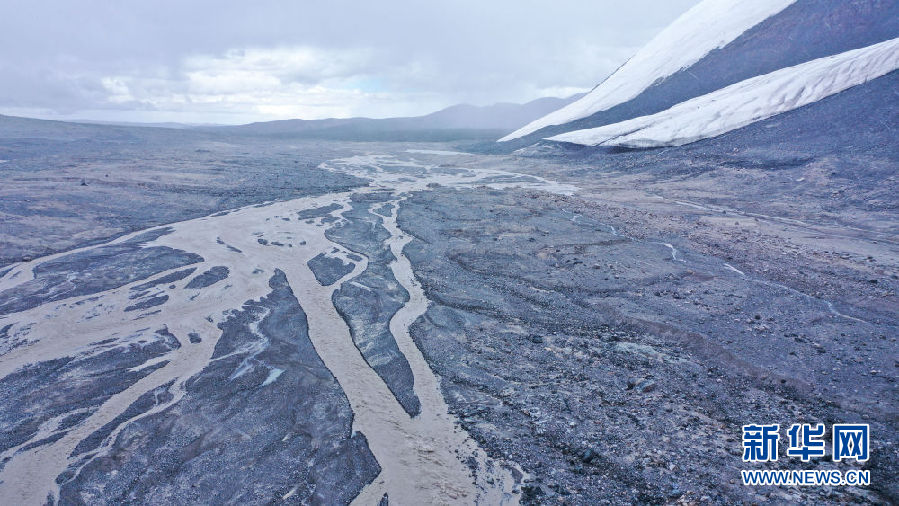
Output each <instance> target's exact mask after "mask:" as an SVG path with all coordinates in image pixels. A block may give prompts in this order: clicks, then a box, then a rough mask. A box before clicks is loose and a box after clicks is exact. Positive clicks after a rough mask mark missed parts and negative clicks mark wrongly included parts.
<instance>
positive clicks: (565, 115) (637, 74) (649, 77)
mask: <svg viewBox="0 0 899 506" xmlns="http://www.w3.org/2000/svg"><path fill="white" fill-rule="evenodd" d="M795 1H796V0H752V1H749V2H747V1H744V0H704V1H703V2H700V3H699V4H697V5H696V6H694V7H693V8H692V9H690V10H688V11H687V12H685V13H684V14H682V15H681V16H680V17H679V18H677V19H676V20H675V21H674V22H673V23H671V24H670V25H668V27H667V28H665V29H664V30H662V31H661V32H660V33H659V34H658V35H656V37H655V38H654V39H652V40H651V41H649V43H648V44H646V45H645V46H643V48H641V49H640V50H639V51H637V53H636V54H635V55H634V56H633V57H631V59H630V60H628V61H627V62H625V64H624V65H622V66H621V67H619V68H618V70H616V71H615V72H614V73H613V74H612V75H611V76H609V77H608V78H606V80H605V81H603V82H602V83H600V84H599V85H598V86H596V87H595V88H593V90H592V91H591V92H590V93H587V95H585V96H584V97H583V98H581V99H580V100H578V101H576V102H572V103H571V104H568V105H567V106H565V107H563V108H561V109H559V110H557V111H554V112H551V113H549V114H547V115H546V116H544V117H542V118H539V119H536V120H534V121H532V122H530V123H528V124H527V125H525V126H524V127H522V128H520V129H518V130H516V131H514V132H512V133H511V134H509V135H507V136H505V137H503V138H502V139H500V140H499V142H503V141H509V140H512V139H517V138H519V137H524V136H525V135H528V134H530V133H533V132H536V131H537V130H540V129H541V128H544V127H548V126H551V125H564V124H565V123H568V122H570V121H574V120H577V119H581V118H586V117H587V116H590V115H592V114H594V113H597V112H599V111H604V110H606V109H610V108H612V107H614V106H616V105H618V104H621V103H623V102H627V101H628V100H630V99H632V98H634V97H636V96H637V95H639V94H640V93H642V92H643V90H645V89H646V88H649V87H650V86H652V85H653V84H655V83H656V82H658V81H659V80H661V79H664V78H666V77H668V76H670V75H671V74H674V73H676V72H677V71H679V70H682V69H685V68H687V67H689V66H691V65H693V64H694V63H696V62H698V61H699V60H700V59H702V57H704V56H705V55H707V54H709V52H711V51H713V50H715V49H718V48H721V47H724V46H726V45H727V44H728V43H730V42H731V41H733V40H734V39H736V38H737V37H739V36H740V35H741V34H742V33H743V32H745V31H747V30H749V29H750V28H752V27H753V26H755V25H757V24H759V23H761V22H762V21H764V20H766V19H768V18H769V17H771V16H773V15H775V14H777V13H778V12H780V11H782V10H784V9H785V8H786V7H788V6H789V5H790V4H792V3H794V2H795Z"/></svg>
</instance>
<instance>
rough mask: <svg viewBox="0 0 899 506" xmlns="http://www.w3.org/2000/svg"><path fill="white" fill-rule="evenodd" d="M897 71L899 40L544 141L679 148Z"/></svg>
mask: <svg viewBox="0 0 899 506" xmlns="http://www.w3.org/2000/svg"><path fill="white" fill-rule="evenodd" d="M897 68H899V39H892V40H888V41H884V42H880V43H878V44H874V45H872V46H868V47H864V48H861V49H853V50H851V51H846V52H844V53H840V54H837V55H833V56H828V57H825V58H819V59H817V60H812V61H810V62H806V63H802V64H800V65H796V66H794V67H787V68H783V69H780V70H776V71H774V72H771V73H770V74H765V75H761V76H756V77H753V78H750V79H747V80H745V81H741V82H739V83H736V84H732V85H730V86H727V87H725V88H722V89H720V90H717V91H714V92H712V93H709V94H707V95H702V96H700V97H696V98H693V99H691V100H687V101H686V102H682V103H680V104H677V105H675V106H674V107H672V108H670V109H668V110H665V111H662V112H659V113H656V114H652V115H649V116H642V117H639V118H634V119H630V120H627V121H622V122H620V123H614V124H611V125H605V126H601V127H598V128H588V129H584V130H575V131H573V132H567V133H564V134H561V135H556V136H554V137H550V138H549V140H552V141H561V142H570V143H574V144H583V145H586V146H624V147H634V148H645V147H656V146H680V145H683V144H689V143H691V142H695V141H698V140H701V139H705V138H708V137H714V136H717V135H721V134H723V133H725V132H729V131H731V130H735V129H737V128H741V127H744V126H746V125H749V124H751V123H754V122H756V121H759V120H763V119H765V118H770V117H771V116H774V115H777V114H780V113H783V112H787V111H790V110H793V109H796V108H798V107H802V106H804V105H807V104H810V103H813V102H816V101H818V100H821V99H823V98H826V97H828V96H830V95H833V94H835V93H839V92H841V91H843V90H846V89H848V88H851V87H853V86H856V85H859V84H863V83H865V82H867V81H870V80H871V79H875V78H877V77H880V76H883V75H885V74H888V73H890V72H892V71H894V70H896V69H897Z"/></svg>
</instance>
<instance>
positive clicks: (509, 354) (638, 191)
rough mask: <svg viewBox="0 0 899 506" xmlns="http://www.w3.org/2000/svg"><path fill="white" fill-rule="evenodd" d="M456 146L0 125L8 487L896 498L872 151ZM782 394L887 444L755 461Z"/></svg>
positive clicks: (523, 498)
mask: <svg viewBox="0 0 899 506" xmlns="http://www.w3.org/2000/svg"><path fill="white" fill-rule="evenodd" d="M160 135H161V134H160ZM456 150H457V148H456V147H454V146H452V145H448V144H420V145H419V144H411V143H410V144H400V143H356V144H354V143H325V142H311V141H296V142H287V141H283V142H282V141H262V140H258V139H256V140H246V139H239V138H223V139H218V138H207V137H202V136H200V137H197V138H190V137H189V136H188V138H184V139H178V140H172V139H162V140H160V139H155V140H154V139H151V140H148V141H146V143H145V144H139V145H136V144H133V143H129V144H127V145H124V147H123V145H119V144H103V145H99V147H98V145H97V144H91V143H70V144H67V145H56V144H53V143H51V145H48V144H47V143H35V142H32V141H22V142H21V143H20V145H17V146H16V147H15V148H14V149H9V150H7V151H5V152H3V151H0V155H2V156H0V158H3V157H5V158H7V159H9V161H8V162H6V163H4V164H0V171H2V173H3V175H4V180H5V181H7V182H8V184H5V185H4V187H3V188H2V189H0V197H2V199H0V213H2V214H0V227H2V228H0V239H2V243H0V244H2V247H0V258H2V259H3V260H2V262H0V406H2V407H3V409H2V410H0V498H3V499H5V501H0V502H4V503H6V502H14V503H17V504H43V503H44V502H45V501H46V500H47V499H48V498H52V499H54V500H58V501H59V502H60V503H63V504H81V503H89V504H97V503H121V502H139V503H158V502H169V503H171V502H175V503H204V502H208V503H223V502H240V503H269V502H295V503H325V504H332V503H350V502H353V501H355V503H356V504H377V503H378V502H382V503H383V502H384V501H386V502H392V503H394V504H424V503H433V504H441V503H446V504H456V503H463V504H464V503H472V502H479V503H482V504H499V503H517V502H523V503H552V504H595V503H597V502H610V503H615V504H621V503H624V504H629V503H666V502H667V503H685V504H690V503H721V504H725V503H734V502H762V501H766V500H773V501H777V502H805V503H809V502H814V503H824V502H851V503H861V504H865V503H870V504H877V503H889V502H894V501H896V500H897V498H899V480H897V475H899V472H897V464H896V462H897V460H896V457H897V451H899V449H897V446H896V444H897V434H899V427H897V416H896V415H897V399H899V395H897V391H896V389H897V387H896V376H897V371H899V362H897V358H896V357H897V356H899V345H897V343H896V338H897V335H899V333H897V329H899V303H897V299H896V289H897V287H899V279H897V278H899V241H897V239H896V237H897V232H899V221H897V220H899V216H897V215H896V213H895V197H894V195H895V190H896V181H895V175H892V173H893V172H894V170H893V168H892V166H891V165H890V164H888V163H885V162H882V161H878V160H876V159H874V160H868V159H863V157H860V156H859V157H857V158H856V159H854V163H859V164H867V165H868V166H869V169H870V171H869V173H871V174H875V175H877V174H878V171H880V173H882V175H883V177H875V176H871V180H858V179H852V178H850V177H849V176H848V175H846V174H844V173H842V172H841V171H843V170H845V168H844V165H845V164H844V161H843V160H832V159H826V158H824V159H815V160H797V159H793V158H789V157H784V158H783V159H765V160H763V161H758V160H759V159H758V158H756V157H754V156H753V155H752V154H745V156H744V157H743V158H742V159H740V158H739V156H737V155H733V154H732V155H731V156H729V157H720V156H707V157H703V156H698V155H696V154H695V153H693V154H690V155H689V156H686V155H683V154H677V153H668V154H666V153H665V152H664V151H657V152H649V153H648V154H645V155H640V156H641V157H642V158H638V157H637V155H624V156H619V157H612V156H610V157H609V158H608V159H606V158H602V157H593V158H589V157H588V158H584V157H574V156H572V157H569V158H566V157H565V156H561V155H560V156H517V155H473V154H466V153H460V152H457V151H456ZM607 160H608V161H607ZM875 180H876V182H875ZM800 422H804V423H814V422H821V423H825V424H827V426H828V428H829V427H830V426H831V424H833V423H852V422H860V423H867V424H870V427H871V429H870V430H871V455H872V457H871V459H870V460H869V461H867V462H865V463H858V464H856V463H853V462H847V461H844V462H840V463H835V462H832V461H831V459H830V458H829V456H828V457H827V458H822V459H813V460H812V461H811V462H809V463H802V462H801V461H800V460H798V459H792V458H788V457H785V456H784V457H783V458H781V459H780V460H779V461H778V462H774V463H770V464H764V465H762V464H748V463H744V462H742V460H741V456H742V446H741V438H742V432H741V426H742V425H744V424H750V423H779V424H780V425H781V427H786V426H789V425H790V424H792V423H800ZM785 448H786V436H785V435H782V437H781V449H782V451H783V450H785ZM769 468H770V469H841V470H847V469H859V468H861V469H867V470H870V471H871V479H872V483H871V485H870V486H868V487H748V486H744V485H742V483H741V481H740V470H743V469H769Z"/></svg>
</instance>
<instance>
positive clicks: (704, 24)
mask: <svg viewBox="0 0 899 506" xmlns="http://www.w3.org/2000/svg"><path fill="white" fill-rule="evenodd" d="M897 37H899V2H896V1H885V0H758V1H754V2H743V1H740V0H705V1H703V2H700V3H699V4H697V5H696V6H695V7H693V8H692V9H690V10H689V11H688V12H686V13H685V14H684V15H682V16H681V17H680V18H678V19H677V20H676V21H675V22H674V23H672V25H670V26H669V27H668V28H666V29H665V30H664V31H662V32H661V33H660V34H659V35H658V36H657V37H656V38H655V39H653V40H652V41H651V42H650V43H649V44H647V45H646V46H645V47H644V48H643V49H641V50H640V51H639V52H638V53H637V54H636V55H635V56H634V57H633V58H631V59H630V60H629V61H628V62H626V63H625V64H624V65H622V67H621V68H619V69H618V70H617V71H616V72H615V73H614V74H613V75H612V76H610V77H609V78H608V79H606V80H605V81H604V82H602V83H601V84H599V85H598V86H597V87H596V88H594V89H593V90H592V91H591V92H590V93H588V94H587V95H586V96H585V97H584V98H582V99H581V100H578V101H576V102H574V103H572V104H570V105H568V106H566V107H564V108H561V109H560V110H558V111H555V112H553V113H551V114H549V115H547V116H545V117H542V118H539V119H537V120H535V121H533V122H531V123H530V124H528V125H527V126H525V127H523V128H521V129H519V130H517V131H515V132H513V133H512V134H509V135H507V136H506V137H504V138H503V139H501V140H503V141H506V143H507V144H509V146H508V147H507V149H514V148H515V147H520V146H524V145H528V144H532V143H533V142H535V141H537V140H539V139H542V138H550V137H555V136H558V137H555V138H556V139H558V140H565V141H567V142H575V141H585V143H587V144H591V145H592V144H597V143H601V142H608V139H604V140H601V141H599V142H597V139H598V138H599V137H602V136H605V135H608V134H611V135H612V136H613V137H615V138H619V137H621V138H622V141H623V142H621V144H622V145H627V146H637V145H641V144H642V145H645V146H651V145H668V144H671V143H683V142H689V140H688V139H687V138H686V137H685V136H684V135H673V136H672V135H669V137H673V138H672V139H669V140H670V141H671V142H669V140H666V139H665V137H666V135H653V136H650V137H651V138H650V137H647V136H646V135H644V139H643V140H641V141H636V140H635V139H636V138H637V137H639V136H640V135H643V134H646V133H647V132H646V131H644V132H643V134H637V133H636V131H637V130H645V128H647V126H648V125H649V124H650V123H652V124H655V125H658V124H659V123H658V121H659V120H661V119H662V117H665V118H667V119H666V123H665V125H667V126H659V127H658V128H659V129H667V131H668V133H669V134H670V133H671V131H672V128H673V125H675V124H677V123H678V122H679V121H680V122H681V123H683V122H686V121H694V122H695V121H699V122H706V123H712V122H720V121H724V122H728V123H729V124H730V126H731V127H733V128H737V127H739V126H742V125H744V124H746V121H747V120H748V121H750V122H751V121H756V120H759V119H762V118H765V117H768V116H770V114H768V113H769V112H773V113H778V112H783V111H784V110H789V108H784V107H782V106H783V104H774V102H775V101H776V100H775V99H771V100H769V99H768V97H764V96H761V95H762V94H765V93H770V92H772V91H775V92H776V90H774V88H772V87H771V86H759V85H761V84H762V82H763V81H765V79H759V80H755V81H751V80H752V79H753V78H757V77H759V76H765V75H769V76H771V77H772V78H774V79H781V80H782V82H784V83H792V85H793V91H794V92H795V93H799V94H800V96H799V97H782V98H783V99H784V101H785V103H789V104H792V105H793V106H795V107H799V106H802V105H806V104H809V103H811V102H813V101H810V100H807V97H805V98H803V96H802V95H803V94H811V95H815V96H816V98H815V100H817V99H820V98H823V97H826V96H827V95H828V94H830V93H827V91H829V92H831V93H835V92H839V91H841V90H842V89H845V87H842V85H843V84H847V82H849V81H852V79H849V81H847V80H845V79H839V78H837V79H832V80H831V83H830V85H824V86H823V88H826V89H824V90H822V89H820V87H819V84H820V81H816V80H814V79H805V78H803V77H802V76H801V75H800V74H802V73H803V72H805V71H810V70H811V69H813V68H819V67H820V66H821V65H822V64H823V61H821V62H818V63H817V64H813V65H810V66H806V67H800V70H799V71H796V72H795V73H793V74H792V76H791V77H790V76H788V74H789V72H786V73H780V74H777V72H778V71H781V69H785V68H786V67H795V66H801V65H802V64H805V63H808V62H811V61H813V60H818V59H824V58H827V57H831V56H834V57H835V58H838V57H837V56H835V55H840V54H843V56H844V57H852V56H857V57H860V58H863V57H864V55H865V54H870V53H865V52H862V53H851V52H850V53H847V52H849V51H852V50H855V49H860V48H865V47H869V46H874V45H875V44H878V43H881V42H884V41H888V40H891V39H895V38H897ZM890 51H893V54H895V51H896V49H895V48H892V49H890ZM894 62H895V58H890V55H889V54H887V55H886V57H885V58H881V59H880V60H878V61H877V62H875V64H876V65H877V66H876V68H871V66H866V65H865V64H864V63H863V64H862V65H861V66H862V67H867V73H864V72H863V73H862V74H864V75H859V74H853V75H855V77H859V78H860V80H856V81H853V82H854V84H859V83H863V82H865V81H866V80H867V79H870V78H874V77H877V76H878V75H883V74H886V73H888V72H890V71H892V70H894V69H895V68H896V67H895V65H894ZM844 63H846V62H845V61H844ZM856 67H858V65H856ZM844 77H845V76H844ZM769 81H770V79H769ZM738 84H739V86H737V88H739V89H740V93H741V98H740V99H742V100H751V101H753V102H756V103H764V102H767V103H770V104H772V107H771V108H765V107H760V108H757V109H758V110H756V111H754V112H749V113H747V110H746V109H744V110H742V112H740V113H738V114H736V115H735V116H732V117H731V116H729V115H730V114H731V112H733V111H729V110H728V109H727V108H726V107H724V108H723V109H722V108H721V107H720V106H721V105H722V104H720V103H719V102H720V100H722V99H724V94H717V95H714V93H716V92H718V91H719V90H722V89H723V88H727V87H730V86H736V85H738ZM754 85H755V86H754ZM731 91H734V89H731ZM703 96H705V98H704V99H702V100H699V99H698V98H697V97H703ZM691 99H697V101H696V102H690V103H689V104H687V101H690V100H691ZM713 102H714V103H715V104H716V106H715V107H709V104H711V103H713ZM679 104H681V105H680V106H679V107H677V106H678V105H679ZM697 107H701V108H702V109H703V110H705V111H706V112H707V113H708V114H709V116H708V117H706V118H705V119H702V118H701V117H699V116H697V114H698V113H697V111H696V110H693V111H692V112H691V114H692V116H690V119H689V120H688V119H687V116H681V119H680V120H676V119H674V118H675V116H680V114H679V113H684V112H686V111H687V109H690V108H693V109H696V108H697ZM750 109H751V107H750ZM655 114H661V115H660V116H656V117H655V118H654V120H652V121H649V120H646V119H645V117H649V116H652V115H655ZM716 115H717V116H716ZM721 115H724V116H728V117H723V116H721ZM635 118H641V119H640V120H639V121H636V120H635ZM627 120H635V121H632V122H630V123H628V122H627ZM706 120H707V121H706ZM615 124H618V125H617V126H615V127H611V125H615ZM638 124H639V125H638ZM605 126H610V128H608V129H606V130H605V131H602V132H599V133H600V135H599V136H592V137H591V136H590V135H588V134H587V133H581V134H571V135H568V136H563V135H560V134H564V133H566V132H572V131H577V130H585V129H598V128H599V127H605ZM719 126H720V125H714V126H713V127H710V128H706V129H702V128H700V129H699V130H704V131H703V132H702V133H700V132H698V131H697V132H693V134H695V135H693V134H691V135H693V137H694V139H693V140H696V139H697V138H703V137H705V136H709V135H717V133H721V131H722V130H721V129H720V128H719ZM674 129H677V128H676V127H674ZM659 131H660V130H656V132H657V133H658V132H659ZM724 131H726V130H724ZM593 133H594V134H595V133H596V130H594V132H593ZM631 134H633V136H632V137H627V136H628V135H631ZM674 138H676V139H674ZM631 140H634V142H631ZM643 141H646V142H643Z"/></svg>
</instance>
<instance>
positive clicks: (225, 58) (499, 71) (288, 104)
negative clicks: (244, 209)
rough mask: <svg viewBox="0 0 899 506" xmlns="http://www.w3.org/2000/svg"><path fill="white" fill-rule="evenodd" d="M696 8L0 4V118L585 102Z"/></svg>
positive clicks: (367, 112) (470, 2) (226, 0)
mask: <svg viewBox="0 0 899 506" xmlns="http://www.w3.org/2000/svg"><path fill="white" fill-rule="evenodd" d="M695 3H697V0H627V1H621V0H453V1H449V0H381V1H377V0H369V1H363V0H355V1H348V0H303V1H300V0H295V1H286V0H284V1H267V0H256V1H240V2H238V1H232V0H214V1H213V0H197V1H191V0H178V1H170V0H146V1H142V2H140V1H129V0H103V1H99V0H78V1H73V0H55V1H42V0H30V1H19V0H0V113H2V114H13V115H20V116H31V117H42V118H59V119H73V118H82V119H102V120H115V121H151V122H154V121H180V122H188V123H245V122H250V121H260V120H269V119H285V118H306V119H317V118H325V117H350V116H369V117H388V116H407V115H418V114H425V113H428V112H432V111H434V110H437V109H440V108H442V107H446V106H449V105H452V104H457V103H463V102H467V103H474V104H489V103H494V102H524V101H528V100H532V99H535V98H538V97H542V96H568V95H570V94H573V93H576V92H579V91H586V90H587V89H589V88H591V87H593V86H594V85H595V84H596V83H597V82H598V81H600V80H602V79H603V78H604V77H605V76H607V75H608V74H609V73H611V72H612V71H614V70H615V68H617V67H618V66H619V65H621V64H622V63H623V62H624V61H625V60H626V59H627V58H628V57H629V56H631V55H632V54H633V52H634V51H636V50H637V49H638V48H639V47H640V46H641V45H642V44H643V43H645V42H647V41H648V40H649V39H650V38H652V36H653V35H654V34H655V33H657V32H658V31H659V30H661V29H662V28H664V27H665V26H666V25H667V24H668V23H670V22H671V21H673V20H674V19H675V18H676V17H677V16H678V15H679V14H681V13H682V12H684V11H685V10H687V9H688V8H690V7H691V6H692V5H693V4H695Z"/></svg>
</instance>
